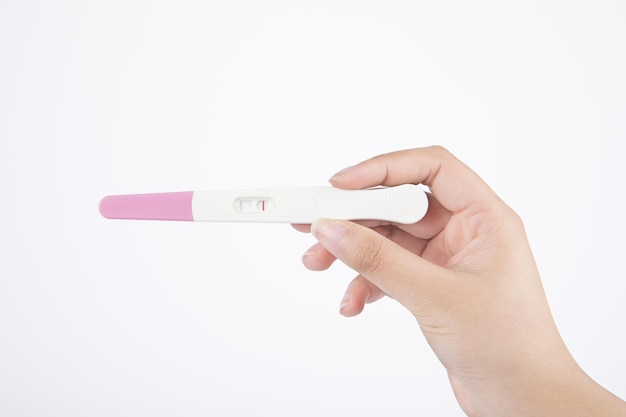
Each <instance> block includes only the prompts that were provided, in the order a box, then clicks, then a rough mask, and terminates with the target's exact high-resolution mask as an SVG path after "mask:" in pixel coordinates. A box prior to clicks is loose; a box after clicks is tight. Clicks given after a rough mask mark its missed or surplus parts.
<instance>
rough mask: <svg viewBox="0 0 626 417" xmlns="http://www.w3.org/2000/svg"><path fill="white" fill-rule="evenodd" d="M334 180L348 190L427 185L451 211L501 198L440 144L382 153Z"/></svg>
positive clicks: (334, 182) (331, 180) (350, 168)
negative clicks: (379, 186)
mask: <svg viewBox="0 0 626 417" xmlns="http://www.w3.org/2000/svg"><path fill="white" fill-rule="evenodd" d="M330 182H331V184H332V185H333V186H335V187H339V188H346V189H361V188H368V187H374V186H377V185H386V186H393V185H399V184H425V185H427V186H429V187H430V189H431V191H432V192H433V194H434V196H435V197H436V199H437V200H438V201H439V202H440V203H441V204H442V206H443V207H444V208H446V209H447V210H449V211H451V212H458V211H461V210H463V209H466V208H468V207H469V206H471V205H473V204H477V203H481V202H486V203H488V202H493V201H496V200H498V197H497V196H496V195H495V193H493V191H491V189H490V188H489V186H487V184H486V183H485V182H484V181H483V180H482V179H481V178H480V177H479V176H478V175H477V174H476V173H475V172H474V171H472V170H471V169H470V168H468V167H467V166H466V165H465V164H463V163H462V162H461V161H459V160H458V159H457V158H455V157H454V156H453V155H452V154H451V153H450V152H448V151H447V150H445V149H444V148H442V147H439V146H433V147H429V148H417V149H411V150H406V151H398V152H392V153H388V154H384V155H379V156H376V157H374V158H371V159H368V160H366V161H364V162H361V163H359V164H357V165H354V166H352V167H349V168H346V169H344V170H342V171H340V172H338V173H337V174H335V175H334V176H333V177H332V178H331V179H330Z"/></svg>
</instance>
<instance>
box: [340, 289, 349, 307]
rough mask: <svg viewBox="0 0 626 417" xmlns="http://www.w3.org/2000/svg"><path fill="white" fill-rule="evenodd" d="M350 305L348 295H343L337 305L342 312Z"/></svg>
mask: <svg viewBox="0 0 626 417" xmlns="http://www.w3.org/2000/svg"><path fill="white" fill-rule="evenodd" d="M349 305H350V294H349V293H345V294H344V296H343V298H342V299H341V303H339V311H343V309H344V308H346V307H348V306H349Z"/></svg>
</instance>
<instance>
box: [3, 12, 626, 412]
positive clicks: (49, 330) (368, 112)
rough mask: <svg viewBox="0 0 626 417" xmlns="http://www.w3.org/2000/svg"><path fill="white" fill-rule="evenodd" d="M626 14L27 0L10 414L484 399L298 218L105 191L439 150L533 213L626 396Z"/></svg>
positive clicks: (442, 407)
mask: <svg viewBox="0 0 626 417" xmlns="http://www.w3.org/2000/svg"><path fill="white" fill-rule="evenodd" d="M624 22H626V4H625V3H624V2H623V1H620V0H615V1H608V0H593V1H591V0H587V1H582V0H581V1H557V0H548V1H523V2H522V1H509V2H498V1H476V2H463V1H460V0H457V1H453V0H444V1H438V2H426V1H417V2H415V1H384V2H383V1H379V2H374V1H354V2H347V1H327V2H325V1H322V2H295V1H292V2H287V1H284V2H277V1H267V2H254V1H232V2H225V1H219V2H218V1H207V2H202V1H197V2H190V1H176V2H174V1H172V2H152V1H106V2H105V1H101V2H97V1H94V2H91V1H89V2H88V1H74V2H72V1H17V0H15V1H2V2H0V191H1V197H0V217H1V219H2V220H1V221H2V223H1V226H0V414H2V415H7V416H44V415H45V416H110V415H115V416H142V415H146V416H170V415H178V416H197V415H220V416H231V415H232V416H248V415H250V416H253V415H254V416H260V415H272V416H294V415H297V416H314V415H315V416H318V415H325V416H339V415H362V416H377V415H386V416H415V415H423V416H451V415H462V412H461V410H460V409H459V408H458V406H457V404H456V401H455V400H454V397H453V395H452V392H451V389H450V388H449V386H448V382H447V378H446V375H445V372H444V370H443V368H442V367H441V365H440V364H439V363H438V362H437V359H436V358H435V356H434V355H433V354H432V352H431V351H430V349H429V347H428V345H427V344H426V343H425V341H424V340H423V337H422V336H421V334H420V333H419V329H418V327H417V325H416V323H415V322H414V320H413V319H412V318H411V317H410V316H409V314H408V313H407V312H405V311H404V310H403V309H402V308H401V307H400V306H399V305H398V304H396V303H395V302H394V301H392V300H388V299H386V300H382V301H380V302H378V303H376V304H373V305H370V306H368V307H367V308H366V310H365V312H364V313H363V314H362V315H361V316H359V317H356V318H352V319H346V318H343V317H341V316H339V314H338V312H337V308H338V303H339V300H340V299H341V296H342V295H343V291H344V288H345V286H346V285H347V283H348V282H349V281H350V280H351V279H352V278H353V275H354V273H353V272H352V271H350V270H349V269H348V268H347V267H345V266H343V265H339V264H337V265H334V266H333V267H332V268H331V269H330V270H329V271H327V272H325V273H313V272H309V271H307V270H306V269H305V268H304V267H303V266H302V265H301V263H300V256H301V254H302V253H303V252H304V251H305V250H306V249H307V248H308V246H309V245H311V244H312V243H313V239H312V238H311V237H310V236H308V235H303V234H299V233H297V232H295V231H293V230H292V229H291V228H290V227H289V226H288V225H254V224H245V225H243V224H192V223H175V222H172V223H167V222H127V221H112V220H106V219H103V218H101V217H100V216H99V214H98V212H97V205H98V201H99V199H100V198H101V197H102V196H104V195H106V194H123V193H134V192H159V191H177V190H194V189H214V188H248V187H278V186H300V185H323V184H325V183H326V179H327V178H328V177H330V176H331V175H332V174H333V173H334V172H335V171H337V170H339V169H341V168H343V167H345V166H348V165H351V164H354V163H356V162H358V161H360V160H362V159H364V158H368V157H371V156H374V155H376V154H379V153H382V152H388V151H393V150H398V149H404V148H411V147H416V146H426V145H431V144H440V145H444V146H446V147H447V148H449V149H450V150H451V151H452V152H453V153H454V154H456V155H457V156H458V157H460V158H461V159H462V160H464V161H465V162H466V163H467V164H468V165H470V166H471V167H472V168H474V169H475V170H476V171H477V172H478V173H479V174H480V175H481V176H482V177H483V178H484V179H485V180H486V181H487V182H488V183H489V184H491V185H492V186H493V188H494V189H495V190H496V192H497V193H498V194H500V195H501V196H502V198H503V199H504V200H505V201H507V203H509V204H510V205H511V206H512V207H513V208H514V209H515V210H516V211H517V212H518V213H520V215H521V216H522V218H523V219H524V221H525V224H526V227H527V231H528V234H529V238H530V240H531V244H532V246H533V249H534V253H535V256H536V259H537V262H538V264H539V268H540V271H541V273H542V277H543V280H544V285H545V289H546V292H547V295H548V299H549V301H550V303H551V307H552V310H553V313H554V316H555V319H556V321H557V323H558V325H559V328H560V329H561V332H562V334H563V337H564V339H565V341H566V343H567V344H568V346H569V348H570V349H571V351H572V352H573V354H574V356H575V357H576V358H577V360H578V361H579V362H580V364H581V365H582V366H583V368H584V369H585V370H586V371H587V372H588V373H589V374H590V375H591V376H592V377H594V378H595V379H596V380H598V381H599V382H600V383H601V384H603V385H604V386H605V387H607V388H608V389H610V390H612V391H613V392H614V393H616V394H617V395H619V396H621V397H626V379H625V378H624V373H625V372H626V359H625V358H624V352H626V328H625V326H624V318H625V317H626V303H625V302H624V301H625V299H626V298H625V294H626V284H624V282H625V281H626V272H625V270H624V249H625V248H626V245H625V244H624V235H625V234H626V222H625V221H624V213H626V203H625V199H624V197H623V195H622V194H623V192H624V178H626V167H625V164H624V160H623V157H624V151H625V145H624V142H625V140H626V24H624Z"/></svg>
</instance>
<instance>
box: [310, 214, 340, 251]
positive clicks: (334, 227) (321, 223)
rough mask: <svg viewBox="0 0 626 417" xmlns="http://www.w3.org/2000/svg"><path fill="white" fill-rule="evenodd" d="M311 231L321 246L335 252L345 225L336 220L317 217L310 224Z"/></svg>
mask: <svg viewBox="0 0 626 417" xmlns="http://www.w3.org/2000/svg"><path fill="white" fill-rule="evenodd" d="M311 233H312V234H313V236H314V237H315V238H316V239H317V240H318V241H319V242H320V243H321V244H322V246H324V247H325V248H326V249H328V250H329V251H331V252H332V253H335V252H336V251H337V248H339V243H340V242H341V239H342V238H343V236H344V235H345V234H346V226H344V224H343V223H341V222H339V221H337V220H329V219H317V220H315V221H314V222H313V223H312V224H311Z"/></svg>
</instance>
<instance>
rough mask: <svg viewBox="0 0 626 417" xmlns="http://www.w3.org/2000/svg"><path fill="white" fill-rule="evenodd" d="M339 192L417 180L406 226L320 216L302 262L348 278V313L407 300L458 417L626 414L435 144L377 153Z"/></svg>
mask: <svg viewBox="0 0 626 417" xmlns="http://www.w3.org/2000/svg"><path fill="white" fill-rule="evenodd" d="M330 182H331V184H332V185H333V186H335V187H338V188H344V189H362V188H367V187H374V186H379V185H383V186H393V185H399V184H407V183H411V184H424V185H426V186H428V187H429V189H430V191H431V193H429V203H430V206H429V210H428V213H427V215H426V216H425V217H424V219H422V220H421V221H420V222H418V223H416V224H412V225H400V224H390V223H384V222H374V221H366V222H349V221H337V220H329V219H320V220H317V221H316V222H314V223H313V224H312V225H294V227H295V228H296V229H297V230H299V231H302V232H311V233H312V234H313V236H314V237H315V238H316V239H317V240H318V243H316V244H315V245H314V246H313V247H311V248H310V249H309V250H308V251H307V252H306V253H305V254H304V256H303V263H304V265H305V266H306V267H307V268H309V269H311V270H316V271H321V270H325V269H327V268H328V267H330V265H331V264H332V263H333V262H334V261H335V260H336V259H339V260H340V261H342V262H344V263H345V264H346V265H348V266H350V267H351V268H352V269H354V270H355V271H356V272H357V273H358V275H357V277H356V278H355V279H354V280H353V281H352V282H351V283H350V284H349V285H348V288H347V290H346V294H345V296H344V297H343V299H342V301H341V305H340V312H341V314H343V315H344V316H354V315H357V314H359V313H361V311H362V310H363V308H364V305H365V304H366V303H371V302H374V301H376V300H378V299H380V298H381V297H383V296H385V295H387V296H390V297H392V298H394V299H395V300H397V301H398V302H400V303H401V304H402V305H403V306H404V307H406V308H407V309H408V310H409V311H410V312H411V314H413V316H414V317H415V318H416V320H417V323H418V325H419V327H420V328H421V331H422V333H423V334H424V336H425V337H426V340H427V341H428V343H429V344H430V346H431V347H432V349H433V351H434V352H435V354H436V355H437V357H438V358H439V360H440V361H441V363H442V365H443V366H444V367H445V369H446V371H447V373H448V376H449V379H450V384H451V386H452V389H453V391H454V394H455V396H456V399H457V401H458V403H459V405H460V406H461V408H462V409H463V411H464V412H465V413H466V414H467V415H468V416H520V417H523V416H563V417H565V416H567V417H576V416H580V417H589V416H604V417H609V416H626V403H624V402H623V401H622V400H621V399H619V398H617V397H616V396H614V395H613V394H611V393H609V392H608V391H606V390H605V389H603V388H602V387H601V386H599V385H598V384H597V383H596V382H595V381H593V380H592V379H591V378H590V377H589V376H587V375H586V374H585V373H584V372H583V371H582V369H581V368H580V367H579V366H578V365H577V363H576V362H575V361H574V359H573V358H572V356H571V355H570V353H569V351H568V350H567V348H566V346H565V344H564V343H563V340H562V339H561V336H560V335H559V332H558V330H557V328H556V325H555V323H554V320H553V318H552V315H551V313H550V309H549V307H548V303H547V301H546V297H545V295H544V291H543V288H542V285H541V279H540V277H539V273H538V271H537V268H536V265H535V261H534V259H533V256H532V252H531V250H530V247H529V245H528V240H527V238H526V234H525V231H524V226H523V224H522V222H521V220H520V218H519V217H518V216H517V214H516V213H515V212H514V211H513V210H512V209H511V208H510V207H508V206H507V205H506V204H505V203H504V202H503V201H502V200H500V198H499V197H498V196H497V195H496V194H495V193H494V192H493V191H492V190H491V189H490V188H489V187H488V186H487V184H486V183H485V182H484V181H483V180H482V179H481V178H480V177H479V176H478V175H477V174H476V173H474V172H473V171H472V170H471V169H469V168H468V167H467V166H466V165H464V164H463V163H462V162H461V161H459V160H458V159H457V158H455V157H454V156H453V155H452V154H450V152H448V151H447V150H446V149H444V148H441V147H430V148H419V149H412V150H406V151H399V152H393V153H389V154H385V155H380V156H377V157H374V158H372V159H369V160H367V161H364V162H361V163H360V164H357V165H355V166H352V167H349V168H347V169H345V170H342V171H340V172H339V173H337V174H335V176H333V177H332V178H331V180H330Z"/></svg>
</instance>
